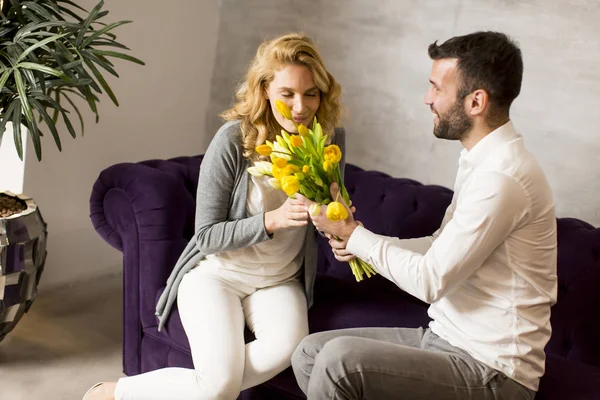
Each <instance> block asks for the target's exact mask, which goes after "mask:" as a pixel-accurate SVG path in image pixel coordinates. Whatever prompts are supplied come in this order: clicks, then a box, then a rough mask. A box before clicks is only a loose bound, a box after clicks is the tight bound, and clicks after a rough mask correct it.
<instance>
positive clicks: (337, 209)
mask: <svg viewBox="0 0 600 400" xmlns="http://www.w3.org/2000/svg"><path fill="white" fill-rule="evenodd" d="M326 214H327V218H329V219H330V220H331V221H341V220H344V219H346V218H348V210H346V207H344V205H343V204H342V203H340V202H338V201H332V202H331V203H329V204H328V205H327V213H326Z"/></svg>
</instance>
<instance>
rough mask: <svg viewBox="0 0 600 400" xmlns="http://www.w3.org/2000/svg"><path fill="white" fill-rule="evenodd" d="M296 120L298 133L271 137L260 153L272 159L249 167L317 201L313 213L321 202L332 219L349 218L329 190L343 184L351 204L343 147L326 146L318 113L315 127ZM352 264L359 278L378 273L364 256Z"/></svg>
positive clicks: (285, 113)
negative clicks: (342, 162) (342, 167)
mask: <svg viewBox="0 0 600 400" xmlns="http://www.w3.org/2000/svg"><path fill="white" fill-rule="evenodd" d="M276 106H277V110H278V111H279V112H280V113H281V115H283V116H284V117H285V118H286V119H288V120H290V121H292V122H293V119H292V113H291V111H290V109H289V107H288V106H287V104H285V103H284V102H282V101H279V100H277V103H276ZM294 124H295V125H296V127H297V129H298V135H295V134H292V135H290V134H289V133H287V132H286V131H285V130H282V131H281V135H277V136H276V141H275V142H270V141H268V140H267V141H266V143H265V144H262V145H260V146H258V147H257V148H256V152H257V153H258V154H260V155H262V156H265V157H270V159H271V161H270V162H269V161H256V162H255V163H254V166H252V167H250V168H248V172H249V173H250V174H252V175H254V176H263V175H267V176H270V177H271V178H270V179H269V184H270V185H271V186H272V187H274V188H275V189H278V190H283V191H284V192H285V193H286V194H287V195H288V196H289V197H293V196H294V195H295V194H296V193H300V194H302V195H303V196H305V197H306V198H308V199H309V200H311V201H314V202H316V203H317V204H314V205H312V206H311V207H310V209H309V213H310V214H311V215H313V216H314V215H318V213H319V212H320V210H321V205H326V206H327V211H326V214H327V218H329V219H330V220H332V221H339V220H344V219H346V218H348V211H347V209H346V207H344V205H343V204H342V203H341V202H339V201H338V200H340V199H339V198H338V199H333V198H331V193H330V191H329V188H330V186H331V184H332V183H333V182H336V183H337V184H338V187H339V188H340V192H339V196H340V195H341V196H342V198H343V199H344V201H345V203H346V204H348V205H349V204H351V203H350V197H349V196H348V191H347V190H346V187H345V186H344V183H343V182H342V176H341V172H340V166H339V162H340V160H341V159H342V152H341V150H340V148H339V147H338V146H337V145H335V144H331V145H328V146H326V142H327V136H326V135H324V134H323V129H322V128H321V125H320V124H319V123H318V122H317V118H316V117H315V119H314V121H313V124H312V129H309V128H308V127H306V126H304V125H303V124H299V125H298V124H296V123H295V122H294ZM350 268H351V269H352V273H353V274H354V277H355V278H356V281H357V282H360V281H361V280H363V277H364V275H367V277H369V278H370V277H371V276H372V275H375V274H376V272H375V270H374V269H373V267H372V266H371V265H369V264H368V263H366V262H365V261H363V260H361V259H360V258H355V259H354V260H352V261H350Z"/></svg>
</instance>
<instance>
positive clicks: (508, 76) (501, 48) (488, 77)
mask: <svg viewBox="0 0 600 400" xmlns="http://www.w3.org/2000/svg"><path fill="white" fill-rule="evenodd" d="M429 57H431V59H432V60H439V59H443V58H456V59H457V60H458V61H457V67H458V75H459V85H458V99H459V100H462V99H464V98H465V97H466V96H467V95H468V94H469V93H472V92H474V91H475V90H477V89H483V90H485V91H486V92H487V93H488V96H489V97H490V104H491V108H490V115H489V119H490V120H491V121H494V120H496V119H499V118H503V117H506V116H508V113H509V109H510V105H511V104H512V102H513V100H514V99H515V98H516V97H517V96H518V95H519V93H520V92H521V81H522V80H523V57H522V55H521V50H520V49H519V47H518V46H517V44H516V43H514V42H513V41H512V40H511V39H510V38H509V37H508V36H507V35H505V34H503V33H499V32H475V33H471V34H469V35H464V36H456V37H453V38H451V39H448V40H447V41H445V42H444V43H442V44H441V45H438V44H437V41H436V42H434V43H432V44H431V45H430V46H429Z"/></svg>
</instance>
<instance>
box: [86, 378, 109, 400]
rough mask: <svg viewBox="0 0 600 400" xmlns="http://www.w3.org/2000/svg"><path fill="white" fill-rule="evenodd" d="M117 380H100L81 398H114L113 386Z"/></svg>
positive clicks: (96, 399) (91, 399)
mask: <svg viewBox="0 0 600 400" xmlns="http://www.w3.org/2000/svg"><path fill="white" fill-rule="evenodd" d="M116 387H117V382H102V383H101V384H100V385H98V386H96V387H94V388H93V389H90V390H89V391H88V392H87V393H86V394H85V395H84V396H83V399H82V400H115V388H116Z"/></svg>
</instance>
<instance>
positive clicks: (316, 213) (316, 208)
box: [308, 203, 321, 217]
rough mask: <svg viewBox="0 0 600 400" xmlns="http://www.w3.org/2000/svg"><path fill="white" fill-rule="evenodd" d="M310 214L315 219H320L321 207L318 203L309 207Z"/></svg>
mask: <svg viewBox="0 0 600 400" xmlns="http://www.w3.org/2000/svg"><path fill="white" fill-rule="evenodd" d="M308 212H309V214H310V215H312V216H313V217H318V216H319V214H321V205H320V204H318V203H313V204H311V205H310V207H308Z"/></svg>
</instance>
